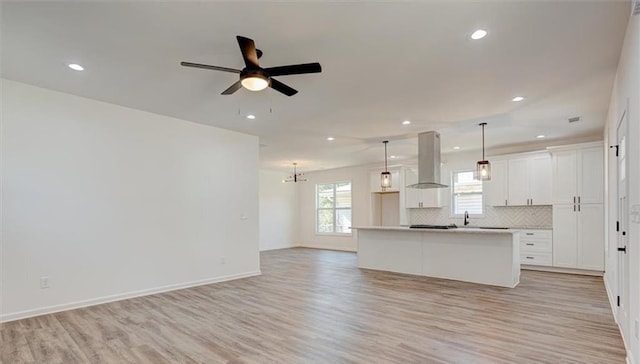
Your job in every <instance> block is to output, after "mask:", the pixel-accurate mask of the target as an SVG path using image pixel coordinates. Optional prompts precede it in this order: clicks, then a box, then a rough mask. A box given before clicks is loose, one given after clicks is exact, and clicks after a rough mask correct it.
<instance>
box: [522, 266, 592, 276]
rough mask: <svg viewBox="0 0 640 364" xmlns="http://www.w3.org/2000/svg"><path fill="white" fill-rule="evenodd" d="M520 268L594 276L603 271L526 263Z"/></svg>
mask: <svg viewBox="0 0 640 364" xmlns="http://www.w3.org/2000/svg"><path fill="white" fill-rule="evenodd" d="M520 268H521V269H524V270H538V271H543V272H553V273H567V274H580V275H584V276H596V277H602V275H603V274H604V272H602V271H599V270H586V269H574V268H560V267H547V266H544V265H526V264H522V265H521V266H520Z"/></svg>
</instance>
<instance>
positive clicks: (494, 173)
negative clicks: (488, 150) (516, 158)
mask: <svg viewBox="0 0 640 364" xmlns="http://www.w3.org/2000/svg"><path fill="white" fill-rule="evenodd" d="M482 188H483V190H484V191H486V194H485V196H486V199H487V202H486V203H487V204H488V205H491V206H508V201H507V199H508V197H507V193H508V192H507V160H495V161H491V179H490V180H489V181H484V184H483V185H482Z"/></svg>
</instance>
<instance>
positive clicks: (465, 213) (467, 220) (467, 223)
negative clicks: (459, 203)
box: [464, 211, 469, 226]
mask: <svg viewBox="0 0 640 364" xmlns="http://www.w3.org/2000/svg"><path fill="white" fill-rule="evenodd" d="M467 225H469V211H465V212H464V226H467Z"/></svg>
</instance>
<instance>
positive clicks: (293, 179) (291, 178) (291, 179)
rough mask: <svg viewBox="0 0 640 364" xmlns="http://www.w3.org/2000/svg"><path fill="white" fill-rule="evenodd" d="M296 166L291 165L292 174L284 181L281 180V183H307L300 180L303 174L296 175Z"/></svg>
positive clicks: (303, 179)
mask: <svg viewBox="0 0 640 364" xmlns="http://www.w3.org/2000/svg"><path fill="white" fill-rule="evenodd" d="M297 165H298V163H294V164H293V174H292V175H291V176H289V177H287V178H285V179H283V180H282V183H286V182H293V183H296V182H306V181H308V179H307V178H301V177H302V176H304V173H298V170H297V169H296V166H297Z"/></svg>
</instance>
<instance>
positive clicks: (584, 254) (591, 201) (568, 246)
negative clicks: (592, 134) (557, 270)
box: [551, 143, 604, 271]
mask: <svg viewBox="0 0 640 364" xmlns="http://www.w3.org/2000/svg"><path fill="white" fill-rule="evenodd" d="M551 152H552V159H553V187H552V199H553V265H554V266H556V267H563V268H577V269H587V270H597V271H602V270H604V204H603V203H604V154H603V148H602V144H601V143H589V144H585V145H574V146H567V147H558V148H552V149H551Z"/></svg>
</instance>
